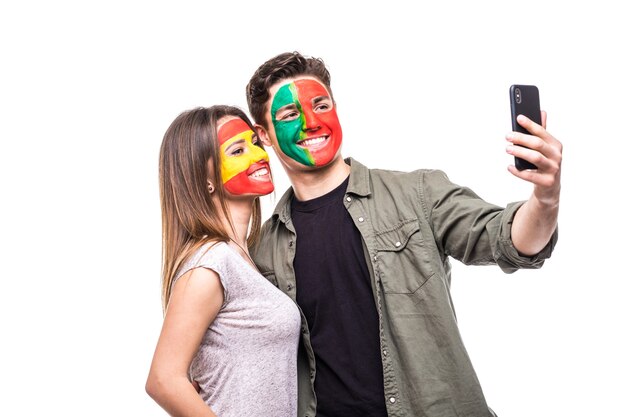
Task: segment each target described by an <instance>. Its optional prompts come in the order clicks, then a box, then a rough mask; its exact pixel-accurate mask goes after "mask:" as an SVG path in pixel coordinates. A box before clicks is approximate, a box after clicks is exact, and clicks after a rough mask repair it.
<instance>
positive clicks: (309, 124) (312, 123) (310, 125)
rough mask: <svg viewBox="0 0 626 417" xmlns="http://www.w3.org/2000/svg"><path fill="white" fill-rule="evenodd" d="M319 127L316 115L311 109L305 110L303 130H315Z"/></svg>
mask: <svg viewBox="0 0 626 417" xmlns="http://www.w3.org/2000/svg"><path fill="white" fill-rule="evenodd" d="M319 128H320V123H319V120H318V118H317V115H316V114H315V112H313V111H307V112H305V113H304V130H317V129H319Z"/></svg>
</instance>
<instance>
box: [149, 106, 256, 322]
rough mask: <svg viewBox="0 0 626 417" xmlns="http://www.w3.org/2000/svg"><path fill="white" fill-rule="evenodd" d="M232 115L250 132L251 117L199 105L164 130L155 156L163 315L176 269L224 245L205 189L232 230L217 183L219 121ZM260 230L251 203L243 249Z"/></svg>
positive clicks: (222, 229)
mask: <svg viewBox="0 0 626 417" xmlns="http://www.w3.org/2000/svg"><path fill="white" fill-rule="evenodd" d="M225 116H236V117H239V118H241V119H242V120H243V121H245V122H246V123H247V124H248V125H249V126H250V128H251V129H252V130H254V127H253V125H252V123H251V122H250V119H249V118H248V117H247V116H246V114H245V113H244V112H243V111H242V110H241V109H239V108H237V107H233V106H212V107H198V108H195V109H192V110H188V111H185V112H183V113H181V114H180V115H179V116H178V117H177V118H176V119H175V120H174V121H173V122H172V124H171V125H170V127H169V128H168V129H167V131H166V132H165V135H164V137H163V142H162V144H161V151H160V155H159V189H160V197H161V226H162V235H161V238H162V254H161V255H162V287H161V298H162V304H163V312H165V311H166V309H167V305H168V303H169V299H170V294H171V286H172V281H173V279H174V277H175V276H176V273H177V272H178V270H179V269H180V267H181V266H182V265H183V264H184V263H185V261H186V260H187V259H189V257H190V256H191V255H193V253H194V252H195V251H196V250H197V249H199V248H200V247H201V246H202V245H204V244H205V243H208V242H223V241H228V240H229V239H230V237H229V233H228V232H229V230H227V228H226V227H225V225H224V224H223V222H222V218H221V217H220V216H219V211H218V207H217V206H216V204H215V202H214V201H213V199H212V198H211V193H209V189H208V180H209V172H211V173H212V174H213V178H211V183H212V184H213V186H214V188H215V191H214V192H215V195H216V196H217V197H218V198H217V201H218V202H219V203H218V204H219V206H220V208H221V212H222V213H224V214H225V215H226V217H227V220H228V223H229V226H230V229H231V230H230V231H231V232H234V228H233V224H232V220H231V218H230V215H229V210H228V205H227V202H226V199H225V198H224V195H225V191H224V187H223V184H222V175H221V168H220V167H221V158H220V147H219V141H218V139H217V124H218V121H219V120H220V119H221V118H222V117H225ZM260 228H261V206H260V202H259V199H258V198H257V199H255V201H254V207H253V211H252V222H251V226H250V233H249V235H248V245H249V246H252V245H253V244H254V243H255V241H256V239H257V238H258V236H259V232H260Z"/></svg>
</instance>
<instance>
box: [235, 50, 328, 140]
mask: <svg viewBox="0 0 626 417" xmlns="http://www.w3.org/2000/svg"><path fill="white" fill-rule="evenodd" d="M302 75H310V76H313V77H315V78H317V79H318V80H319V81H320V82H321V83H322V84H324V85H325V86H326V88H327V89H328V92H329V93H330V95H331V98H332V94H333V93H332V91H331V89H330V73H329V72H328V69H326V65H325V64H324V61H322V59H321V58H313V57H306V56H303V55H302V54H300V53H299V52H285V53H282V54H280V55H276V56H275V57H274V58H272V59H270V60H268V61H266V62H265V63H264V64H263V65H261V66H260V67H259V68H258V69H257V70H256V71H255V73H254V75H252V78H250V82H248V85H247V86H246V99H247V100H248V109H249V111H250V115H251V116H252V118H253V119H254V121H255V122H256V123H258V124H260V125H261V126H263V127H264V128H266V129H267V128H268V127H269V126H267V123H266V120H265V119H264V118H263V115H264V114H265V111H266V110H267V106H268V104H269V103H268V102H267V101H268V100H269V97H270V93H269V90H270V88H271V87H272V86H273V85H274V84H276V83H277V82H279V81H281V80H284V79H287V78H293V77H298V76H302Z"/></svg>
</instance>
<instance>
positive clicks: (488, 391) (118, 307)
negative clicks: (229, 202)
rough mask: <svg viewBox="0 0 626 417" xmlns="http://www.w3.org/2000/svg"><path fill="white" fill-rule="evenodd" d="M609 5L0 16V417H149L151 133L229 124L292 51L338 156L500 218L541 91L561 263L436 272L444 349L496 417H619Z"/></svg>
mask: <svg viewBox="0 0 626 417" xmlns="http://www.w3.org/2000/svg"><path fill="white" fill-rule="evenodd" d="M409 4H411V7H409ZM612 4H613V3H609V2H605V1H593V2H576V1H571V2H558V3H556V2H550V1H547V0H544V1H523V2H522V1H512V2H508V1H492V2H488V1H440V2H406V3H405V2H400V1H396V0H387V1H384V2H376V3H372V2H367V1H362V2H351V3H350V5H344V2H340V1H317V2H315V1H306V2H302V1H286V2H274V3H272V2H264V1H251V2H249V3H248V4H245V3H244V4H235V2H232V1H219V2H209V1H205V2H200V1H198V2H192V1H176V2H167V3H166V2H156V1H152V2H148V1H145V2H133V1H119V2H118V1H107V2H93V1H92V2H87V1H82V2H79V1H76V2H68V1H50V2H44V1H21V2H3V4H2V6H0V54H1V64H0V135H1V136H0V138H1V142H0V143H1V150H0V184H1V192H2V204H0V222H1V224H0V226H1V231H0V236H1V244H2V247H1V250H0V254H1V255H0V256H1V259H2V264H1V265H2V267H1V268H0V274H1V278H2V280H1V283H2V286H1V289H0V296H1V300H0V331H1V338H2V342H1V343H0V350H1V354H0V384H1V386H0V392H1V394H0V397H1V398H2V399H1V400H0V415H4V416H36V415H64V416H82V415H90V416H162V415H165V413H164V412H163V411H162V410H161V409H160V408H159V407H158V406H157V405H156V403H154V402H153V401H152V400H151V399H150V398H149V397H148V396H147V395H146V394H145V391H144V383H145V378H146V376H147V372H148V368H149V365H150V361H151V358H152V353H153V349H154V346H155V343H156V340H157V337H158V333H159V331H160V326H161V320H162V316H161V307H160V289H159V279H160V277H159V273H160V209H159V200H158V184H157V156H158V150H159V146H160V143H161V139H162V136H163V133H164V132H165V129H166V128H167V126H168V125H169V124H170V123H171V121H172V120H173V119H174V118H175V117H176V116H177V115H178V114H179V113H180V112H181V111H183V110H186V109H189V108H192V107H195V106H200V105H204V106H208V105H212V104H221V103H224V104H235V105H238V106H240V107H242V108H244V109H246V104H245V94H244V86H245V84H246V83H247V81H248V80H249V78H250V76H251V75H252V73H253V72H254V70H255V69H256V68H257V67H258V66H259V65H260V64H262V63H263V62H264V61H265V60H267V59H269V58H271V57H273V56H274V55H276V54H278V53H281V52H284V51H292V50H299V51H300V52H302V53H304V54H306V55H312V56H318V57H322V58H323V59H324V60H325V62H326V63H327V65H328V67H329V69H330V71H331V74H332V77H333V78H332V87H333V92H334V94H335V99H336V100H337V103H338V112H339V116H340V118H341V121H342V126H343V130H344V148H343V155H344V156H353V157H355V158H356V159H357V160H359V161H360V162H362V163H365V164H366V165H369V166H370V167H372V168H390V169H399V170H412V169H416V168H439V169H443V170H444V171H446V172H447V173H448V176H449V177H450V178H451V179H452V180H453V181H454V182H457V183H461V184H463V185H468V186H470V187H471V188H473V189H474V190H475V191H476V192H477V193H478V194H479V195H481V196H482V197H484V198H485V199H487V200H489V201H491V202H494V203H497V204H501V205H504V204H506V203H507V202H509V201H516V200H522V199H526V198H527V197H528V195H529V194H530V191H531V188H530V186H529V185H528V184H527V183H524V182H523V181H521V180H518V179H516V178H515V177H513V176H512V175H510V174H509V173H508V172H507V171H506V166H507V165H508V164H510V163H511V159H512V158H510V157H509V156H508V155H507V154H506V153H505V151H504V149H505V146H506V142H505V140H504V135H505V134H506V133H507V132H508V131H509V130H510V116H509V103H508V87H509V85H510V84H512V83H521V84H536V85H538V86H539V88H540V92H541V101H542V107H543V108H544V109H545V110H546V111H547V112H548V129H549V130H550V131H551V132H552V133H553V134H554V135H555V136H556V137H557V138H559V139H560V140H561V141H562V142H563V144H564V162H563V188H562V205H561V214H560V225H559V227H560V240H559V243H558V245H557V248H556V251H555V253H554V255H553V257H552V259H550V260H548V261H547V262H546V264H545V266H544V268H543V269H541V270H539V271H519V272H517V273H515V274H513V275H505V274H503V273H502V272H500V270H499V269H498V268H497V267H466V266H463V265H461V264H459V263H456V262H455V263H454V267H453V285H452V291H453V296H454V299H455V307H456V309H457V315H458V319H459V326H460V328H461V331H462V334H463V337H464V340H465V343H466V346H467V349H468V350H469V353H470V356H471V358H472V360H473V363H474V366H475V368H476V371H477V373H478V376H479V379H480V381H481V383H482V386H483V389H484V392H485V395H486V397H487V400H488V402H489V404H490V405H491V407H492V408H493V409H494V410H496V412H497V413H498V414H499V415H500V416H501V417H514V416H520V417H527V416H531V415H532V416H600V415H602V416H625V415H626V411H624V406H623V402H622V401H621V400H620V399H619V398H618V397H621V396H622V395H623V394H624V392H625V391H626V389H625V388H626V384H625V383H624V374H625V372H626V363H625V360H624V352H626V344H625V342H624V341H623V339H622V335H623V333H624V318H625V317H626V308H625V307H624V304H625V303H624V301H623V294H624V290H626V285H625V283H624V278H625V273H624V270H623V267H622V266H623V263H622V260H623V256H624V249H625V245H624V232H625V230H624V226H623V207H624V206H623V205H620V203H619V202H620V201H621V200H622V199H623V196H622V195H621V194H622V192H623V189H624V184H623V183H624V173H623V169H622V164H623V159H624V150H625V146H624V140H625V139H626V137H625V135H624V131H623V128H622V127H623V124H624V113H625V110H626V106H625V105H624V97H625V96H626V87H625V82H624V81H625V77H624V74H626V65H625V63H624V57H625V54H624V50H625V49H624V48H625V47H624V39H626V30H625V29H624V27H625V26H624V12H618V10H617V8H616V7H614V6H612ZM614 4H618V2H614ZM273 156H274V154H273V153H272V152H271V151H270V157H273ZM281 169H282V168H281V167H280V165H279V164H278V163H277V160H276V159H275V158H274V161H273V170H274V175H275V177H276V188H277V192H276V196H275V198H274V199H272V198H271V197H266V198H265V199H264V200H263V206H264V217H267V216H268V215H269V214H270V212H271V209H272V207H273V205H274V204H275V202H276V201H277V199H278V197H279V196H280V195H281V194H282V192H283V191H284V190H285V189H286V187H287V180H286V177H285V176H284V174H283V173H282V170H281Z"/></svg>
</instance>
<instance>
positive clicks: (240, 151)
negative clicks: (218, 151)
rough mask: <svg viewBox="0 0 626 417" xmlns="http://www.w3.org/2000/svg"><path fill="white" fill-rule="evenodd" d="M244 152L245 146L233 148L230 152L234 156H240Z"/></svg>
mask: <svg viewBox="0 0 626 417" xmlns="http://www.w3.org/2000/svg"><path fill="white" fill-rule="evenodd" d="M242 153H243V148H237V149H233V151H232V152H231V153H230V154H231V155H232V156H238V155H241V154H242Z"/></svg>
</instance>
